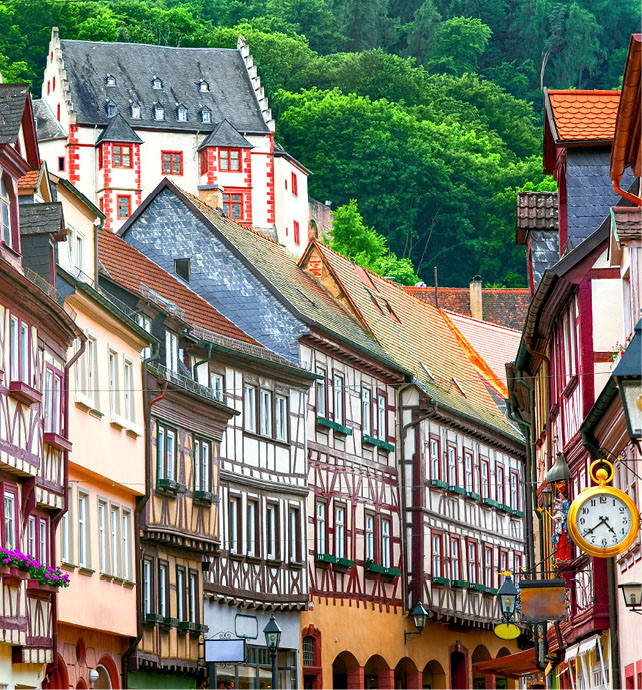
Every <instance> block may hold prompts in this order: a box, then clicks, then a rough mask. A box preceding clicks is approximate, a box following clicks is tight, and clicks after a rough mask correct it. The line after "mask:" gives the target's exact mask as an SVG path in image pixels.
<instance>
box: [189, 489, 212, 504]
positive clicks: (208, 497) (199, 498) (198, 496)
mask: <svg viewBox="0 0 642 690" xmlns="http://www.w3.org/2000/svg"><path fill="white" fill-rule="evenodd" d="M192 497H193V499H194V503H200V504H202V505H208V506H211V505H212V492H211V491H195V492H194V494H193V496H192Z"/></svg>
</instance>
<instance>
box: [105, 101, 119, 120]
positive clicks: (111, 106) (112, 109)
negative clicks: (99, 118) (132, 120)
mask: <svg viewBox="0 0 642 690" xmlns="http://www.w3.org/2000/svg"><path fill="white" fill-rule="evenodd" d="M117 112H118V106H117V105H116V104H115V103H107V117H115V116H116V113H117Z"/></svg>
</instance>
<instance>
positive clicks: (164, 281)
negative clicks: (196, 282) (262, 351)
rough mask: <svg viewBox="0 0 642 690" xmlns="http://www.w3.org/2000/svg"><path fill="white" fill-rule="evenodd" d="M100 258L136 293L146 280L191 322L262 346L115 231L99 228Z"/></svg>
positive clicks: (111, 273) (119, 281)
mask: <svg viewBox="0 0 642 690" xmlns="http://www.w3.org/2000/svg"><path fill="white" fill-rule="evenodd" d="M98 258H99V259H100V262H101V263H102V265H103V266H104V268H105V270H106V271H107V273H108V275H109V277H110V278H111V279H112V280H113V281H114V282H115V283H117V284H118V285H120V286H122V287H124V288H125V289H127V290H129V291H131V292H133V293H134V294H137V295H138V294H141V283H144V284H145V285H147V286H148V287H150V288H152V290H154V291H156V292H157V293H158V294H160V295H162V296H163V297H164V298H165V299H167V300H169V301H171V302H174V304H176V305H178V306H179V307H181V309H183V310H184V312H185V317H184V318H185V321H187V322H188V323H190V324H192V325H194V326H200V327H201V328H205V329H207V330H209V331H214V332H215V333H218V334H220V335H224V336H226V337H228V338H234V339H235V340H242V341H244V342H247V343H252V344H254V345H260V343H258V342H257V341H256V340H254V339H253V338H251V337H250V336H249V335H247V333H245V332H244V331H242V330H241V329H240V328H238V326H236V325H234V324H233V323H232V322H231V321H229V320H228V319H226V318H225V317H224V316H223V315H222V314H221V313H220V312H218V311H217V310H216V309H214V307H212V306H211V305H210V304H209V303H208V302H206V301H205V300H204V299H203V298H202V297H200V296H199V295H197V294H196V293H195V292H193V291H192V290H190V289H189V288H188V287H187V286H186V285H184V284H183V283H181V282H180V280H178V279H177V278H174V276H172V275H171V274H169V273H167V271H165V269H163V268H161V267H160V266H158V265H157V264H155V263H154V262H153V261H151V260H150V259H148V258H147V257H146V256H144V255H143V254H141V253H140V252H139V251H138V250H137V249H134V247H132V246H131V245H129V244H127V242H125V240H123V239H121V238H120V237H118V236H117V235H114V234H113V233H112V232H109V231H107V230H99V232H98ZM261 347H262V346H261Z"/></svg>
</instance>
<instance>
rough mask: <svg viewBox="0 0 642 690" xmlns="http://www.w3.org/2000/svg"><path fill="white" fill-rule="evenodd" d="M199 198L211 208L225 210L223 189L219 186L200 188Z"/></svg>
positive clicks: (203, 185)
mask: <svg viewBox="0 0 642 690" xmlns="http://www.w3.org/2000/svg"><path fill="white" fill-rule="evenodd" d="M198 198H199V199H200V200H201V201H202V202H203V203H204V204H207V205H208V206H209V207H210V208H223V187H221V185H219V184H201V185H199V186H198Z"/></svg>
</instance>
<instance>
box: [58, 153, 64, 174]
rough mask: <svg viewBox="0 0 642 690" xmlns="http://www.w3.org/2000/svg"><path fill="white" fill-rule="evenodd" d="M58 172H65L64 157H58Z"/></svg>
mask: <svg viewBox="0 0 642 690" xmlns="http://www.w3.org/2000/svg"><path fill="white" fill-rule="evenodd" d="M58 172H65V157H64V156H58Z"/></svg>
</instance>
